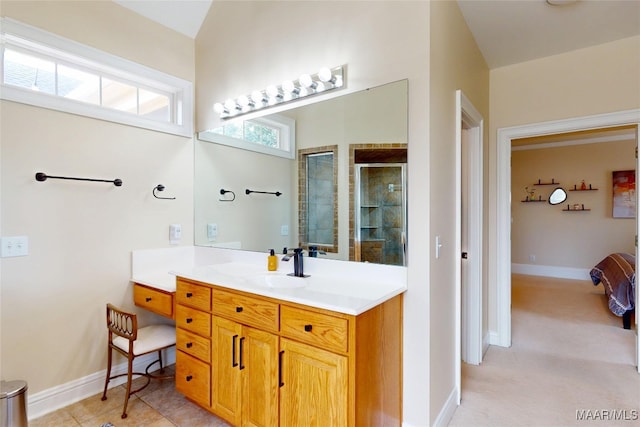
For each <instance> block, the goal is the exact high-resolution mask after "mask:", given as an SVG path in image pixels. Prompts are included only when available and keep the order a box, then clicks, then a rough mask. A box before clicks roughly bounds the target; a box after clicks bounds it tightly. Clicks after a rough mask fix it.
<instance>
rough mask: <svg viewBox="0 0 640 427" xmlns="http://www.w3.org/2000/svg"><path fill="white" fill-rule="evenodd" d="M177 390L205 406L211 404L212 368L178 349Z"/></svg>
mask: <svg viewBox="0 0 640 427" xmlns="http://www.w3.org/2000/svg"><path fill="white" fill-rule="evenodd" d="M176 390H178V391H179V392H180V393H182V394H184V395H185V396H187V397H188V398H189V399H191V400H194V401H196V402H198V403H200V404H202V405H204V406H205V407H207V408H208V407H209V406H211V368H210V367H209V365H207V364H206V363H204V362H202V361H200V360H198V359H196V358H195V357H191V356H189V355H188V354H186V353H183V352H181V351H176Z"/></svg>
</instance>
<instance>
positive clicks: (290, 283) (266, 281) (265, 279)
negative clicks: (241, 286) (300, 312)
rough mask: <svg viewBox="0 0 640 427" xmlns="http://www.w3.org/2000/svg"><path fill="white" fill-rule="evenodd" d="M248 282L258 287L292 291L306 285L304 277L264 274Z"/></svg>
mask: <svg viewBox="0 0 640 427" xmlns="http://www.w3.org/2000/svg"><path fill="white" fill-rule="evenodd" d="M249 281H250V282H251V283H253V284H256V285H258V286H264V287H265V288H280V289H283V288H284V289H292V288H302V287H304V286H306V285H307V282H306V281H305V279H304V277H295V276H288V275H284V274H265V275H262V276H254V277H251V278H250V279H249Z"/></svg>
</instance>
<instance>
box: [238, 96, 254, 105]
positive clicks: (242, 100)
mask: <svg viewBox="0 0 640 427" xmlns="http://www.w3.org/2000/svg"><path fill="white" fill-rule="evenodd" d="M238 104H239V105H240V106H241V107H243V108H245V107H252V106H253V103H252V102H251V100H250V99H249V97H248V96H247V95H242V96H239V97H238Z"/></svg>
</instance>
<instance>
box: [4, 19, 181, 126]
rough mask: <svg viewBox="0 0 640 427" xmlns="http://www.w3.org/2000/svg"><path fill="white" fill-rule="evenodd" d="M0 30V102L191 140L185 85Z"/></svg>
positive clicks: (26, 33)
mask: <svg viewBox="0 0 640 427" xmlns="http://www.w3.org/2000/svg"><path fill="white" fill-rule="evenodd" d="M0 24H1V27H2V31H1V37H2V48H1V49H2V50H1V54H2V68H1V70H0V71H1V76H2V79H1V89H2V91H1V94H0V98H1V99H6V100H10V101H15V102H21V103H25V104H30V105H35V106H38V107H44V108H50V109H54V110H58V111H64V112H68V113H74V114H79V115H84V116H88V117H94V118H98V119H103V120H109V121H113V122H116V123H122V124H127V125H131V126H137V127H142V128H146V129H152V130H158V131H161V132H167V133H172V134H175V135H181V136H189V137H190V136H192V134H193V106H192V98H193V95H192V90H193V88H192V87H193V85H192V84H191V83H190V82H188V81H185V80H182V79H178V78H176V77H173V76H170V75H167V74H164V73H161V72H159V71H157V70H152V69H149V68H147V67H144V66H142V65H139V64H136V63H133V62H131V61H127V60H124V59H122V58H119V57H116V56H113V55H109V54H107V53H105V52H101V51H98V50H95V49H93V48H90V47H88V46H84V45H81V44H78V43H76V42H73V41H71V40H68V39H64V38H61V37H58V36H56V35H54V34H51V33H47V32H45V31H42V30H39V29H37V28H34V27H30V26H27V25H24V24H21V23H19V22H17V21H13V20H10V19H7V18H1V20H0ZM142 76H144V77H142Z"/></svg>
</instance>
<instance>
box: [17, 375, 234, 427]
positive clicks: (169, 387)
mask: <svg viewBox="0 0 640 427" xmlns="http://www.w3.org/2000/svg"><path fill="white" fill-rule="evenodd" d="M167 370H169V371H175V365H172V366H169V367H167ZM140 381H145V380H144V379H143V378H139V379H137V380H134V384H133V387H136V386H139V382H140ZM125 393H126V386H125V385H124V384H123V385H119V386H117V387H114V388H112V389H110V390H109V391H107V400H105V401H102V400H101V397H102V393H99V394H96V395H94V396H91V397H89V398H87V399H84V400H82V401H80V402H77V403H74V404H72V405H69V406H67V407H64V408H62V409H59V410H57V411H55V412H52V413H50V414H47V415H44V416H42V417H40V418H37V419H34V420H31V421H29V426H30V427H59V426H65V427H89V426H91V427H100V426H102V425H105V424H106V425H109V423H110V424H111V425H113V427H128V426H136V427H172V426H182V427H229V424H227V423H226V422H225V421H224V420H222V419H221V418H218V417H216V416H215V415H213V414H211V413H210V412H208V411H206V410H204V409H202V408H201V407H200V406H198V405H196V404H195V403H193V402H191V401H189V400H188V399H187V398H185V397H184V396H183V395H182V394H180V393H178V392H177V391H176V389H175V381H174V380H164V381H160V380H152V381H151V383H150V384H149V386H148V387H147V388H145V389H144V390H142V391H140V392H139V393H136V394H134V395H133V396H131V398H130V399H129V407H128V410H127V418H125V419H122V418H120V416H121V415H122V405H123V404H124V396H125Z"/></svg>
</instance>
